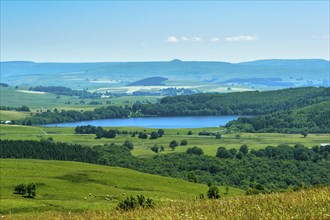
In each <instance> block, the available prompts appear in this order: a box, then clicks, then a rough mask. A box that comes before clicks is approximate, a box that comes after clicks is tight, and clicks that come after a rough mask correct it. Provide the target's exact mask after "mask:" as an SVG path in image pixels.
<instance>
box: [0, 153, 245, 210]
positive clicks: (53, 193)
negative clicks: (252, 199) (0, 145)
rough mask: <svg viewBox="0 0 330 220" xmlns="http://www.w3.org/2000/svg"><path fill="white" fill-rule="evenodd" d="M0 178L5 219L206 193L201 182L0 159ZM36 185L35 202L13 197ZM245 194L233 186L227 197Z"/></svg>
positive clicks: (69, 164)
mask: <svg viewBox="0 0 330 220" xmlns="http://www.w3.org/2000/svg"><path fill="white" fill-rule="evenodd" d="M0 176H1V179H0V192H1V194H0V203H1V206H0V213H1V214H2V215H7V214H8V213H12V214H19V213H20V214H22V213H30V212H35V211H37V212H38V213H39V212H43V211H61V212H64V211H73V212H75V211H87V210H112V209H114V207H115V206H116V205H117V204H118V202H119V201H120V200H122V199H124V198H126V196H129V195H138V194H143V195H144V196H146V197H150V198H152V199H153V200H155V202H156V204H162V203H168V202H179V201H183V200H190V199H194V198H196V197H198V196H199V194H200V193H204V194H205V193H206V191H207V186H206V185H202V184H195V183H190V182H187V181H183V180H179V179H173V178H167V177H160V176H156V175H150V174H144V173H140V172H137V171H133V170H129V169H123V168H116V167H109V166H100V165H92V164H86V163H78V162H62V161H43V160H25V159H24V160H23V159H22V160H18V159H1V169H0ZM31 182H34V183H36V185H37V195H36V197H35V198H34V199H29V198H24V197H22V196H21V195H17V194H13V190H14V186H16V185H18V184H20V183H26V184H27V183H31ZM220 192H225V189H224V187H222V188H221V189H220ZM242 193H243V191H242V190H238V189H235V188H230V190H229V194H228V196H233V195H241V194H242Z"/></svg>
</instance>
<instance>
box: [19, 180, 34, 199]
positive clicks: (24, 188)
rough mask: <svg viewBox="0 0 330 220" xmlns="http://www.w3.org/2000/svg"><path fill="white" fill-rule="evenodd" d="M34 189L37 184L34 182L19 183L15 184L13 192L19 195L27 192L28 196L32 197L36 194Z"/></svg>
mask: <svg viewBox="0 0 330 220" xmlns="http://www.w3.org/2000/svg"><path fill="white" fill-rule="evenodd" d="M36 189H37V186H36V184H35V183H29V184H28V185H26V184H24V183H21V184H18V185H17V186H15V188H14V191H15V192H14V193H16V194H21V195H25V194H26V193H27V194H28V197H30V198H34V197H35V196H36Z"/></svg>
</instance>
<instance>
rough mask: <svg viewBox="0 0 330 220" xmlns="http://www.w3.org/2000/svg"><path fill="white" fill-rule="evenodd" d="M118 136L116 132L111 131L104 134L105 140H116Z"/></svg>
mask: <svg viewBox="0 0 330 220" xmlns="http://www.w3.org/2000/svg"><path fill="white" fill-rule="evenodd" d="M116 135H117V132H116V130H113V129H110V130H109V131H106V132H104V133H103V137H105V138H115V137H116Z"/></svg>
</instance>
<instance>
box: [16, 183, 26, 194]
mask: <svg viewBox="0 0 330 220" xmlns="http://www.w3.org/2000/svg"><path fill="white" fill-rule="evenodd" d="M26 188H27V186H26V184H24V183H21V184H18V185H17V186H15V188H14V191H15V193H17V194H22V195H24V194H25V193H26Z"/></svg>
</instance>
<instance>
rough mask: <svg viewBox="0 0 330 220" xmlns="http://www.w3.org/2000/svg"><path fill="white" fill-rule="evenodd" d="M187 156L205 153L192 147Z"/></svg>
mask: <svg viewBox="0 0 330 220" xmlns="http://www.w3.org/2000/svg"><path fill="white" fill-rule="evenodd" d="M186 153H187V154H196V155H202V154H203V153H204V152H203V150H202V149H201V148H199V147H196V146H195V147H190V148H188V149H187V151H186Z"/></svg>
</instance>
